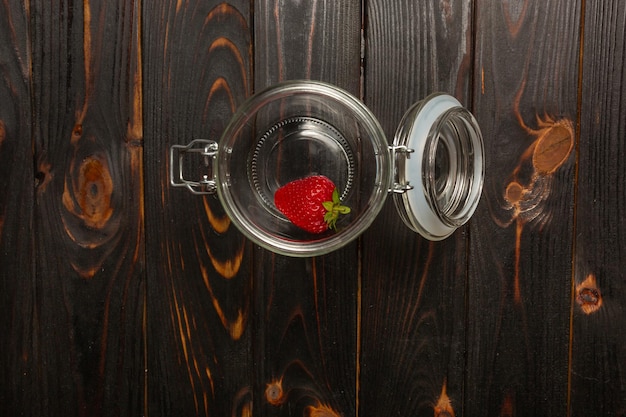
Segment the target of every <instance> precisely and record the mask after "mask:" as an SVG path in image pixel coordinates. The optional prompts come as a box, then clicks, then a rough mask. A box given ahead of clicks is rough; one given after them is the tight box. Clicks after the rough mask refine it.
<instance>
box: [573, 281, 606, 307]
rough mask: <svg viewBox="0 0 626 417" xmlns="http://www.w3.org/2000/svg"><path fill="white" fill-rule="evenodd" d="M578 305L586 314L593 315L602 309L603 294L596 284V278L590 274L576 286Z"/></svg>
mask: <svg viewBox="0 0 626 417" xmlns="http://www.w3.org/2000/svg"><path fill="white" fill-rule="evenodd" d="M576 303H578V305H579V306H580V308H581V310H582V311H583V313H585V314H591V313H594V312H596V311H598V310H599V309H600V307H602V292H601V291H600V289H599V288H598V286H597V284H596V277H595V275H593V274H589V275H588V276H587V278H585V280H584V281H583V282H581V283H580V284H579V285H577V286H576Z"/></svg>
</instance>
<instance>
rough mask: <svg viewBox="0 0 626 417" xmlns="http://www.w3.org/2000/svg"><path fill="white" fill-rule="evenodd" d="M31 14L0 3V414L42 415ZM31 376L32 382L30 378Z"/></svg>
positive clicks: (18, 4) (18, 6) (17, 3)
mask: <svg viewBox="0 0 626 417" xmlns="http://www.w3.org/2000/svg"><path fill="white" fill-rule="evenodd" d="M29 17H30V13H29V10H28V8H26V7H25V5H24V3H23V2H20V1H9V2H3V3H2V5H0V80H2V81H1V82H0V97H2V99H1V100H0V317H1V319H0V333H1V334H2V338H1V341H0V373H1V374H2V378H0V415H5V416H10V415H18V414H19V413H22V412H23V413H24V414H25V415H41V411H42V406H43V402H44V399H45V398H44V397H43V396H42V395H41V393H40V392H39V390H38V389H37V376H38V373H37V369H38V366H39V365H40V364H39V363H38V360H37V357H36V356H35V355H33V347H34V346H33V343H34V342H36V339H35V338H34V335H33V329H32V325H31V323H32V321H33V319H34V318H35V315H36V312H35V310H34V308H33V306H34V305H35V302H36V300H35V293H34V288H33V268H32V259H33V244H32V238H31V236H32V218H33V205H34V198H33V183H34V181H35V177H34V173H33V169H32V163H33V162H32V161H33V160H32V139H31V138H32V132H31V125H32V108H31V100H30V98H31V87H30V82H31V72H30V37H29V33H28V20H29ZM33 380H34V381H33Z"/></svg>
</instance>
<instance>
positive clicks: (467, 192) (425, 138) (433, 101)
mask: <svg viewBox="0 0 626 417" xmlns="http://www.w3.org/2000/svg"><path fill="white" fill-rule="evenodd" d="M390 149H391V153H392V155H391V156H392V162H393V164H394V185H393V188H392V191H393V192H394V203H395V205H396V208H397V210H398V213H399V215H400V217H401V218H402V220H403V221H404V223H406V225H407V226H408V227H409V228H411V229H412V230H414V231H416V232H418V233H420V234H421V235H422V236H424V237H425V238H427V239H429V240H442V239H444V238H446V237H447V236H449V235H450V234H452V233H453V232H454V231H455V230H456V229H457V228H458V227H460V226H462V225H463V224H465V223H466V222H467V221H468V220H469V218H470V217H471V216H472V214H473V213H474V211H475V209H476V206H477V205H478V202H479V200H480V195H481V192H482V186H483V180H484V175H485V172H484V163H483V161H484V147H483V139H482V135H481V132H480V128H479V127H478V123H477V122H476V120H475V119H474V117H473V116H472V114H471V113H470V112H469V111H468V110H466V109H465V108H464V107H463V106H462V105H461V103H459V101H458V100H457V99H455V98H454V97H452V96H449V95H446V94H441V93H438V94H433V95H431V96H429V97H427V98H426V99H424V100H422V101H420V102H418V103H416V104H415V105H413V106H412V107H411V108H410V109H409V110H408V111H407V112H406V114H405V115H404V117H403V118H402V121H401V122H400V125H399V126H398V129H397V130H396V134H395V137H394V144H393V146H392V147H390Z"/></svg>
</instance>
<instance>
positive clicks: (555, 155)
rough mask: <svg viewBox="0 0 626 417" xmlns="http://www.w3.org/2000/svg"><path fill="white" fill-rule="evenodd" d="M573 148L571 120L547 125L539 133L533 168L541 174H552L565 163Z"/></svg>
mask: <svg viewBox="0 0 626 417" xmlns="http://www.w3.org/2000/svg"><path fill="white" fill-rule="evenodd" d="M573 148H574V128H573V126H572V122H571V121H570V120H567V119H562V120H559V121H556V122H553V123H551V124H547V125H546V127H543V128H542V129H540V130H539V132H538V137H537V141H536V144H535V150H534V151H533V166H534V167H535V169H536V170H537V172H538V173H540V174H552V173H554V172H555V171H556V170H557V169H559V167H560V166H561V165H563V164H564V163H565V161H566V160H567V158H568V157H569V154H570V153H571V151H572V149H573Z"/></svg>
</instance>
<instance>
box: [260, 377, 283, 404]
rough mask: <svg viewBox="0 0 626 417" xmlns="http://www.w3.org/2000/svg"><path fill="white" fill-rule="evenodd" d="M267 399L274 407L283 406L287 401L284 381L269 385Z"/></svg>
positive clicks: (266, 391)
mask: <svg viewBox="0 0 626 417" xmlns="http://www.w3.org/2000/svg"><path fill="white" fill-rule="evenodd" d="M265 399H266V400H267V402H268V403H270V404H271V405H274V406H277V405H281V404H282V403H283V402H284V401H285V398H284V392H283V383H282V380H278V381H274V382H271V383H269V384H267V388H265Z"/></svg>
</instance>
